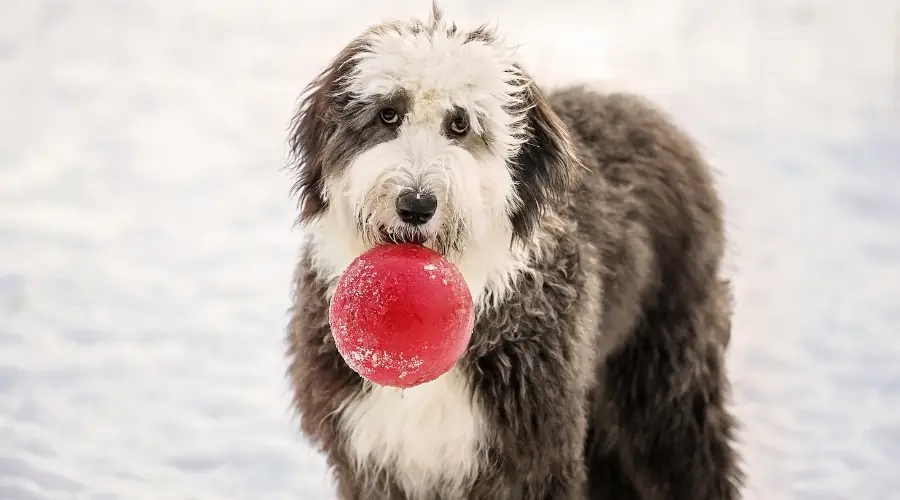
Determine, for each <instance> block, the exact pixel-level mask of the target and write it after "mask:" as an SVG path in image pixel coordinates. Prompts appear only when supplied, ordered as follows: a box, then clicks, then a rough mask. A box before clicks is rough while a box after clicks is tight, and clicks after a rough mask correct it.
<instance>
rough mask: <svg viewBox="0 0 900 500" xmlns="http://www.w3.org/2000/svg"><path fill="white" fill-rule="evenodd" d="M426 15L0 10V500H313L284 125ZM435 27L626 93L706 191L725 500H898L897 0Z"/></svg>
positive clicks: (382, 4) (615, 4) (62, 7)
mask: <svg viewBox="0 0 900 500" xmlns="http://www.w3.org/2000/svg"><path fill="white" fill-rule="evenodd" d="M154 3H155V4H156V5H154ZM428 3H429V2H427V1H425V0H418V1H412V0H402V1H400V0H392V1H387V0H382V1H371V2H362V1H357V0H331V1H327V2H317V3H313V2H309V1H301V0H298V1H293V2H289V1H285V0H279V1H261V2H252V1H250V0H245V1H237V0H231V1H227V2H212V1H208V0H188V1H182V2H153V1H150V0H131V1H128V2H124V1H115V0H84V1H77V2H76V1H75V0H2V5H0V500H32V499H84V500H88V499H93V500H100V499H107V500H108V499H123V500H142V499H148V500H182V499H185V500H186V499H197V500H216V499H247V500H261V499H265V500H280V499H309V500H318V499H330V498H333V496H332V495H331V494H330V493H329V491H328V489H327V484H328V482H327V479H326V475H325V470H324V467H323V465H322V460H321V459H320V458H319V457H318V456H316V454H315V453H313V452H311V451H310V450H309V449H308V448H307V447H306V446H305V445H304V444H303V442H302V440H301V439H300V438H299V437H298V436H297V433H296V432H295V422H293V421H292V419H291V415H290V412H289V411H288V394H287V386H286V383H285V381H284V380H283V377H282V373H283V369H284V365H285V362H284V360H283V359H282V338H283V331H284V325H285V322H286V309H287V307H288V303H289V300H288V292H289V278H290V274H291V268H292V266H293V261H294V257H295V251H296V249H295V247H296V243H297V240H298V233H297V232H296V231H292V229H291V222H292V219H293V214H292V205H291V202H290V200H289V199H288V196H287V192H288V187H289V186H288V179H287V178H286V175H285V173H284V172H283V171H280V170H279V167H280V166H281V165H282V162H283V160H284V147H283V140H284V135H285V126H286V123H287V120H288V119H289V114H290V112H291V110H292V107H293V104H294V99H295V97H296V95H297V94H298V93H299V91H300V89H301V87H302V86H303V85H304V84H305V83H306V82H307V81H308V80H309V79H310V78H311V77H312V76H313V73H314V72H316V71H318V69H319V68H321V67H322V66H323V65H324V64H325V62H326V60H327V59H328V58H330V57H331V55H332V54H334V53H335V52H336V51H337V50H338V48H339V47H340V46H341V45H342V44H343V43H345V42H346V41H347V40H348V39H349V38H350V37H351V36H354V35H355V34H357V33H358V32H359V30H360V29H361V28H362V27H363V26H364V25H366V24H369V23H371V22H375V21H378V20H380V19H381V18H383V17H386V16H401V17H407V16H408V15H411V14H417V15H425V13H426V10H427V8H426V7H427V4H428ZM445 3H446V5H447V8H448V11H449V13H450V14H451V15H452V16H454V17H457V18H460V19H463V20H477V21H483V20H487V21H493V20H499V21H500V23H501V26H502V27H504V28H505V29H506V30H507V31H509V32H510V33H511V37H512V39H513V40H517V41H520V42H523V43H524V44H525V46H524V47H523V49H522V50H523V54H524V56H525V60H526V62H527V66H528V67H529V68H531V69H532V70H533V71H534V72H536V73H537V74H538V76H539V77H541V78H542V79H543V80H545V81H546V82H547V83H565V82H567V81H572V80H576V79H587V80H590V81H591V82H593V83H595V84H598V85H603V86H613V87H617V88H622V87H625V88H630V89H634V90H638V91H641V92H645V93H647V94H649V95H651V96H652V97H654V98H655V99H656V100H658V101H659V102H660V103H662V104H663V105H664V106H665V107H666V108H667V109H668V110H669V111H671V112H672V113H673V114H675V115H676V116H677V117H678V118H679V119H680V120H681V122H682V123H683V124H684V125H685V126H686V127H687V128H688V129H689V130H690V132H691V133H692V134H693V135H694V136H695V137H697V138H698V140H699V141H700V142H701V143H702V144H703V147H704V149H705V151H706V153H707V154H708V155H709V158H710V159H711V161H713V162H714V163H715V164H716V166H717V167H718V168H719V170H720V171H721V174H722V176H721V179H722V186H723V189H724V190H725V193H726V196H727V199H728V203H729V207H730V220H731V224H730V227H731V230H732V236H733V243H732V248H733V254H732V259H731V262H732V265H731V269H732V270H733V272H734V273H735V275H736V278H735V279H736V282H737V287H738V295H739V297H738V298H739V311H738V317H737V322H736V331H735V340H734V344H733V349H732V351H731V357H730V365H731V370H732V373H733V377H734V380H735V384H736V399H737V408H738V410H739V412H740V416H741V418H742V419H743V421H744V425H745V429H744V433H743V440H744V442H745V443H746V446H745V449H746V454H747V460H748V468H749V471H750V473H751V481H750V489H749V491H748V495H747V498H752V499H760V500H781V499H789V500H793V499H798V500H818V499H822V500H832V499H853V500H856V499H866V500H888V499H889V498H893V499H897V498H898V495H900V493H897V491H900V474H898V473H897V463H898V462H900V331H898V327H897V324H898V323H900V100H898V96H900V89H898V85H900V82H898V80H900V75H898V73H900V61H898V53H897V51H898V43H900V42H898V36H900V4H897V3H896V2H895V0H865V1H863V0H860V1H856V2H850V1H841V0H805V1H801V0H742V1H741V0H642V1H641V2H621V1H613V0H602V1H596V2H588V1H586V0H585V1H579V2H562V1H557V2H538V1H537V0H533V1H532V2H531V3H530V4H529V2H527V1H524V0H505V1H485V0H481V1H477V0H470V1H464V0H458V1H451V0H447V1H446V2H445ZM528 5H537V6H539V7H527V6H528ZM551 5H552V7H551ZM592 5H593V6H592Z"/></svg>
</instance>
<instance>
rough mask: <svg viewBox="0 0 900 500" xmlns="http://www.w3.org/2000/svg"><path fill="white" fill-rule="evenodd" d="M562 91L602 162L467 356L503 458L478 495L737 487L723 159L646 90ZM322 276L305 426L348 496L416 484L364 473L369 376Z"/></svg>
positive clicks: (543, 230)
mask: <svg viewBox="0 0 900 500" xmlns="http://www.w3.org/2000/svg"><path fill="white" fill-rule="evenodd" d="M548 101H549V102H550V105H551V107H552V109H553V111H555V113H556V114H557V115H558V116H559V117H560V118H561V119H562V121H563V122H564V123H565V124H566V126H567V127H568V130H569V133H570V134H571V138H572V141H573V144H574V147H575V149H576V151H577V153H578V154H579V155H580V160H581V162H582V163H583V165H584V168H583V169H580V171H578V172H576V176H577V180H576V182H575V183H574V187H573V188H572V189H571V190H570V191H569V192H568V194H567V196H565V197H563V201H561V202H559V204H558V205H557V206H554V207H549V208H550V210H546V211H543V212H541V213H534V214H532V215H533V216H534V218H535V219H534V223H535V225H536V227H537V228H538V232H537V233H536V234H537V235H538V240H539V246H540V250H541V251H540V252H537V253H536V255H537V256H538V257H537V258H536V260H535V262H533V263H532V269H533V271H534V272H531V273H526V274H523V275H522V276H521V277H520V278H519V279H518V280H517V281H516V284H515V286H514V289H513V290H512V291H511V292H510V293H508V294H507V295H506V298H505V299H504V301H503V302H501V303H500V305H499V306H498V307H494V308H489V309H487V310H486V311H484V312H483V313H482V314H481V315H480V317H479V318H478V321H477V325H476V328H475V333H474V335H473V338H472V343H471V345H470V347H469V350H468V352H467V354H466V356H465V357H464V359H463V360H462V361H461V362H460V363H461V364H460V366H461V368H462V370H463V372H464V373H465V374H466V376H467V377H468V380H469V381H470V382H471V385H472V388H473V394H472V397H473V398H476V399H477V401H478V402H479V403H480V406H481V408H483V411H484V412H485V417H486V420H487V421H488V422H489V425H490V430H489V432H488V436H489V439H490V441H489V442H488V443H486V447H487V449H486V451H487V462H486V463H487V464H488V465H486V466H484V467H482V468H481V469H480V473H479V476H478V477H477V478H476V479H475V480H474V481H473V482H472V484H471V488H470V491H468V492H467V495H466V496H465V498H471V499H498V500H503V499H509V500H537V499H547V500H565V499H587V498H589V499H597V500H600V499H603V500H632V499H633V500H638V499H640V500H736V499H738V498H739V497H740V495H739V484H740V482H741V478H742V475H741V471H740V468H739V461H738V457H737V455H736V452H735V450H734V449H733V439H734V438H733V434H734V429H735V422H734V419H733V418H732V416H731V415H730V413H729V411H728V410H727V408H726V406H727V401H728V382H727V379H726V374H725V367H724V351H725V347H726V345H727V343H728V338H729V333H730V327H731V325H730V317H731V297H730V289H729V285H728V283H727V282H725V281H723V280H722V279H721V278H720V262H721V259H722V254H723V249H724V230H723V221H722V206H721V203H720V201H719V199H718V197H717V195H716V192H715V190H714V187H713V181H712V179H711V173H710V171H709V169H708V167H707V166H706V164H705V163H704V161H703V160H702V159H701V157H700V155H699V154H698V152H697V151H696V149H695V148H694V146H693V145H692V144H691V142H690V141H689V139H688V138H686V137H685V135H684V134H683V133H682V132H681V131H679V129H677V128H676V127H675V126H674V125H673V124H671V123H670V122H669V121H668V120H667V118H665V117H664V116H663V115H662V114H660V113H659V112H657V111H656V110H654V109H653V108H652V107H651V106H650V105H648V104H646V103H645V102H643V101H642V100H640V99H638V98H636V97H633V96H628V95H620V94H616V95H601V94H598V93H594V92H591V91H588V90H584V89H581V88H571V89H566V90H562V91H559V92H557V93H555V94H552V95H551V96H550V97H549V98H548ZM552 153H553V152H552V151H540V150H537V151H536V152H535V154H552ZM526 160H527V159H526ZM523 161H525V160H523ZM307 254H308V253H307ZM316 276H317V275H316V272H315V269H313V267H312V265H311V261H310V259H309V257H308V256H306V257H304V258H303V259H302V260H301V262H300V265H299V268H298V273H297V292H296V307H295V310H294V316H293V319H292V321H291V325H290V335H289V343H290V349H289V354H290V357H291V359H292V362H291V367H290V377H291V379H292V382H293V385H294V388H295V403H296V406H297V409H298V410H299V412H300V415H301V425H302V430H303V432H304V433H305V434H306V435H307V436H308V437H309V438H310V439H311V440H312V441H313V442H314V443H315V444H316V445H318V446H319V447H320V448H321V449H322V450H324V452H325V453H326V454H327V457H328V462H329V464H330V465H331V467H332V468H333V470H334V472H335V474H336V478H337V485H338V489H339V495H340V497H341V498H342V499H348V500H349V499H356V500H363V499H371V498H385V499H404V498H406V496H405V494H404V493H403V491H402V490H401V489H400V487H399V486H398V485H397V484H395V482H394V480H393V478H392V476H391V473H390V470H387V471H385V472H382V473H381V474H380V476H379V478H378V482H379V484H378V486H379V488H378V489H377V490H367V489H364V483H363V482H362V481H361V480H360V478H361V476H360V474H361V472H360V471H358V470H357V469H355V468H354V467H353V466H352V464H351V460H350V458H349V457H348V455H347V454H346V451H345V443H346V436H345V435H344V433H343V431H342V430H341V427H340V425H339V422H338V418H339V409H340V408H341V406H342V404H343V403H344V402H346V401H348V400H349V399H350V398H352V397H354V396H355V395H356V394H358V393H359V391H363V390H365V389H364V385H363V382H362V380H361V379H360V377H359V376H358V375H356V374H355V373H354V372H352V371H351V370H350V369H349V368H348V367H347V366H346V365H345V364H344V362H343V361H342V359H341V357H340V355H339V354H338V352H337V350H336V348H335V346H334V342H333V340H332V338H331V334H330V332H329V329H328V315H327V311H328V302H327V299H326V288H327V286H326V284H325V283H322V282H321V281H320V280H319V279H318V278H317V277H316ZM434 498H436V499H437V498H439V495H438V493H437V492H435V495H434Z"/></svg>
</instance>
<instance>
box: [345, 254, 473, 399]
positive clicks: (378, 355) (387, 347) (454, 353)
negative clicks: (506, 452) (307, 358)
mask: <svg viewBox="0 0 900 500" xmlns="http://www.w3.org/2000/svg"><path fill="white" fill-rule="evenodd" d="M329 323H330V324H331V332H332V334H333V335H334V341H335V344H336V345H337V348H338V351H339V352H340V353H341V356H342V357H343V358H344V361H345V362H346V363H347V365H348V366H349V367H350V368H352V369H353V370H354V371H356V372H357V373H359V374H360V375H361V376H362V377H364V378H366V379H367V380H369V381H371V382H374V383H376V384H379V385H383V386H390V387H401V388H408V387H413V386H416V385H419V384H424V383H425V382H430V381H432V380H434V379H436V378H438V377H440V376H441V375H442V374H444V373H446V372H447V371H449V370H450V368H452V367H453V365H455V364H456V362H457V361H459V358H461V357H462V355H463V352H465V350H466V346H468V344H469V339H470V338H471V336H472V330H473V328H474V325H475V313H474V306H473V304H472V295H471V293H470V292H469V287H468V286H466V282H465V279H464V278H463V276H462V274H461V273H460V272H459V269H457V268H456V266H454V265H453V264H452V263H451V262H450V261H449V260H447V259H446V258H444V257H443V256H442V255H441V254H439V253H437V252H435V251H433V250H431V249H428V248H425V247H423V246H419V245H411V244H396V245H395V244H390V245H381V246H378V247H375V248H373V249H371V250H369V251H367V252H365V253H363V254H362V255H360V256H359V257H357V258H356V259H355V260H354V261H353V262H352V263H351V264H350V266H349V267H348V268H347V270H345V271H344V273H343V275H341V278H340V280H339V281H338V284H337V289H336V290H335V292H334V297H332V299H331V307H330V309H329Z"/></svg>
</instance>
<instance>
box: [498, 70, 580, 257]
mask: <svg viewBox="0 0 900 500" xmlns="http://www.w3.org/2000/svg"><path fill="white" fill-rule="evenodd" d="M522 75H523V78H524V80H523V81H524V85H523V86H522V87H523V89H522V97H521V105H524V106H526V108H525V137H526V139H527V140H526V142H525V143H524V144H523V145H522V146H521V149H520V150H519V153H518V155H517V156H516V160H515V161H514V162H513V165H512V177H513V181H514V182H515V185H516V192H517V194H518V196H519V199H520V203H519V206H518V207H516V208H515V210H513V212H512V214H511V222H512V228H513V237H514V238H517V239H520V240H527V239H528V238H530V236H531V235H532V233H533V232H534V229H535V227H536V226H537V224H538V223H539V221H540V218H541V216H542V215H543V214H544V212H545V211H546V210H547V208H548V207H555V206H558V205H559V204H560V203H562V202H563V201H564V200H563V199H562V198H563V197H564V196H565V194H566V192H567V191H568V189H569V187H570V186H571V185H572V182H573V179H574V176H575V172H576V169H577V168H579V166H580V162H579V160H578V157H577V155H576V153H575V151H574V148H573V146H572V141H571V138H570V136H569V132H568V130H567V129H566V126H565V124H564V123H563V122H562V120H561V119H560V118H559V116H557V114H556V112H555V111H554V110H553V108H552V107H551V105H550V103H549V102H548V101H547V98H546V97H545V96H544V94H543V92H541V90H540V88H538V86H537V84H536V83H534V81H533V80H532V79H531V78H530V77H528V76H527V75H525V73H524V71H523V72H522Z"/></svg>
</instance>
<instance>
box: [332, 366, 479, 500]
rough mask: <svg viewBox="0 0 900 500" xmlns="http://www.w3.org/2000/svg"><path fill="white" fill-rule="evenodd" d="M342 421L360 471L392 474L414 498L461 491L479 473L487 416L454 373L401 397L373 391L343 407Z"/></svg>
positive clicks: (390, 391)
mask: <svg viewBox="0 0 900 500" xmlns="http://www.w3.org/2000/svg"><path fill="white" fill-rule="evenodd" d="M342 423H343V425H344V428H345V429H346V431H347V433H348V436H349V440H348V447H349V450H348V451H349V452H350V454H351V455H352V456H353V457H354V458H355V459H356V460H357V461H358V464H359V467H360V468H361V469H360V470H361V471H367V470H378V469H381V468H384V469H386V470H390V471H392V473H393V475H394V477H395V478H396V480H397V482H398V483H399V484H400V485H401V486H403V488H404V489H405V490H406V493H407V495H409V496H410V497H411V498H419V497H422V498H426V497H429V492H430V491H433V488H436V487H442V488H451V489H455V488H460V487H462V486H463V485H464V484H465V483H466V482H467V481H468V480H470V479H471V478H472V477H474V475H475V473H476V471H477V469H478V465H479V464H478V456H479V452H478V450H479V447H480V446H479V445H480V442H481V440H482V438H483V432H484V425H483V418H482V415H481V413H480V411H479V410H478V408H477V406H476V405H475V404H474V403H473V401H472V396H471V390H470V389H469V388H468V387H467V385H466V382H465V379H464V377H463V376H462V374H460V373H459V372H458V371H457V370H456V369H454V370H451V371H450V372H448V373H447V374H445V375H444V376H442V377H441V378H439V379H437V380H435V381H433V382H430V383H427V384H423V385H421V386H418V387H413V388H410V389H406V390H405V391H403V392H402V394H401V391H400V390H399V389H394V388H389V387H373V388H372V389H371V391H370V392H369V393H368V394H366V395H364V396H362V397H360V398H357V399H355V400H354V401H352V402H351V403H350V404H349V405H348V406H347V407H346V408H345V409H344V411H343V414H342ZM431 496H433V495H431Z"/></svg>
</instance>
